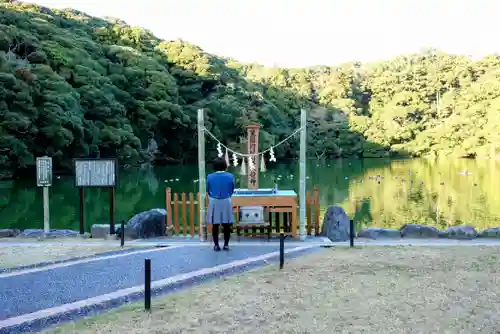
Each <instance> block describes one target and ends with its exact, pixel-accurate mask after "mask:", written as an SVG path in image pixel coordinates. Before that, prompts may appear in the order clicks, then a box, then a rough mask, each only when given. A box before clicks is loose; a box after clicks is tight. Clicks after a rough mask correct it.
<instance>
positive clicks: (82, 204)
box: [78, 187, 85, 235]
mask: <svg viewBox="0 0 500 334" xmlns="http://www.w3.org/2000/svg"><path fill="white" fill-rule="evenodd" d="M78 192H79V193H80V235H84V234H85V189H84V188H83V187H81V188H79V189H78Z"/></svg>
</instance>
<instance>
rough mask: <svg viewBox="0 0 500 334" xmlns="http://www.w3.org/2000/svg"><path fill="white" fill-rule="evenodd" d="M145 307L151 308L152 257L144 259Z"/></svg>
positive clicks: (147, 309)
mask: <svg viewBox="0 0 500 334" xmlns="http://www.w3.org/2000/svg"><path fill="white" fill-rule="evenodd" d="M144 267H145V268H144V308H145V309H146V311H149V310H151V259H145V260H144Z"/></svg>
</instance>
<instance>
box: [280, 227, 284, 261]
mask: <svg viewBox="0 0 500 334" xmlns="http://www.w3.org/2000/svg"><path fill="white" fill-rule="evenodd" d="M284 264H285V233H283V231H281V233H280V269H283V265H284Z"/></svg>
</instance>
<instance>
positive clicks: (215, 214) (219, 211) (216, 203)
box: [207, 197, 234, 225]
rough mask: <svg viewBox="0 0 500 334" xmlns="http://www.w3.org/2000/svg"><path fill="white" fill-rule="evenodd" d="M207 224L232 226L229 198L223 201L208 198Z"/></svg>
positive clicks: (232, 216) (231, 205)
mask: <svg viewBox="0 0 500 334" xmlns="http://www.w3.org/2000/svg"><path fill="white" fill-rule="evenodd" d="M207 224H209V225H212V224H234V214H233V201H232V200H231V197H229V198H224V199H216V198H212V197H209V198H208V212H207Z"/></svg>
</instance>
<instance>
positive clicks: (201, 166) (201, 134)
mask: <svg viewBox="0 0 500 334" xmlns="http://www.w3.org/2000/svg"><path fill="white" fill-rule="evenodd" d="M204 116H205V115H204V111H203V109H198V181H199V182H198V185H199V192H200V200H199V203H200V206H199V207H200V221H199V224H200V231H201V233H200V241H206V240H207V226H206V213H205V198H206V196H207V190H206V187H207V185H206V181H205V119H204Z"/></svg>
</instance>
